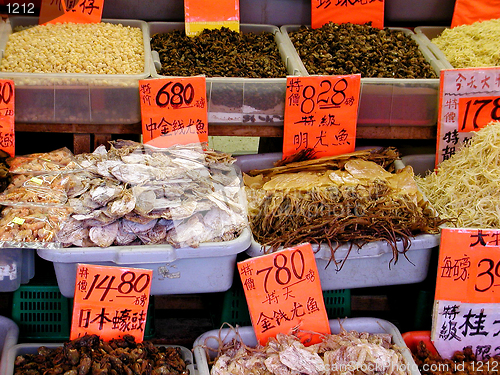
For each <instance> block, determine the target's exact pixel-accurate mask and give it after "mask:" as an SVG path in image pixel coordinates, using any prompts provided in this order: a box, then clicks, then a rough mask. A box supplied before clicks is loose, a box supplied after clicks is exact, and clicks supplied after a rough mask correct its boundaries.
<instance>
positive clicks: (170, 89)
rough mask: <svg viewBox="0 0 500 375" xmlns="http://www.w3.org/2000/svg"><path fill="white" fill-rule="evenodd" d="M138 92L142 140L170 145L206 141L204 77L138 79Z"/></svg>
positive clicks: (154, 144) (206, 121)
mask: <svg viewBox="0 0 500 375" xmlns="http://www.w3.org/2000/svg"><path fill="white" fill-rule="evenodd" d="M139 94H140V98H141V118H142V135H143V141H144V143H147V144H150V145H153V146H157V147H169V146H171V145H174V144H188V143H198V142H208V114H207V103H206V81H205V77H203V76H196V77H173V78H158V79H147V80H140V81H139Z"/></svg>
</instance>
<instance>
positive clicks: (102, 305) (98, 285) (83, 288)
mask: <svg viewBox="0 0 500 375" xmlns="http://www.w3.org/2000/svg"><path fill="white" fill-rule="evenodd" d="M152 273H153V271H152V270H146V269H138V268H120V267H109V266H97V265H89V264H79V265H78V269H77V276H76V282H75V298H74V307H73V319H72V326H71V339H74V338H77V337H80V336H83V335H85V334H97V335H99V336H101V338H103V339H105V340H110V339H113V338H119V337H122V336H123V335H125V334H127V335H133V336H135V337H136V341H138V342H140V341H142V339H143V337H144V328H145V325H146V318H147V309H148V304H149V294H150V289H151V278H152Z"/></svg>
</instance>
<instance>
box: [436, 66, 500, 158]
mask: <svg viewBox="0 0 500 375" xmlns="http://www.w3.org/2000/svg"><path fill="white" fill-rule="evenodd" d="M440 80H441V81H440V98H439V117H438V134H437V151H436V161H437V163H438V164H439V163H440V162H442V161H443V160H447V159H449V158H450V157H451V156H452V155H454V154H455V153H456V152H457V151H458V149H459V148H460V147H462V146H463V145H466V144H467V143H468V142H469V141H470V138H471V136H472V132H474V131H477V130H479V129H481V128H483V127H484V126H486V125H488V123H490V122H491V121H493V120H500V69H499V68H498V67H493V68H467V69H450V70H443V71H441V77H440Z"/></svg>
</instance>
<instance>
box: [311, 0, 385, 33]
mask: <svg viewBox="0 0 500 375" xmlns="http://www.w3.org/2000/svg"><path fill="white" fill-rule="evenodd" d="M328 22H333V23H355V24H358V25H363V24H365V23H367V22H371V23H372V26H373V27H376V28H379V29H382V28H383V27H384V0H354V1H353V0H335V1H330V0H312V1H311V27H312V28H313V29H317V28H319V27H321V26H323V25H324V24H326V23H328Z"/></svg>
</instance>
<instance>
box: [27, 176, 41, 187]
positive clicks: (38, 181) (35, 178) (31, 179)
mask: <svg viewBox="0 0 500 375" xmlns="http://www.w3.org/2000/svg"><path fill="white" fill-rule="evenodd" d="M30 181H32V182H34V183H35V184H38V185H41V184H43V180H42V179H41V178H38V177H32V178H30Z"/></svg>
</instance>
